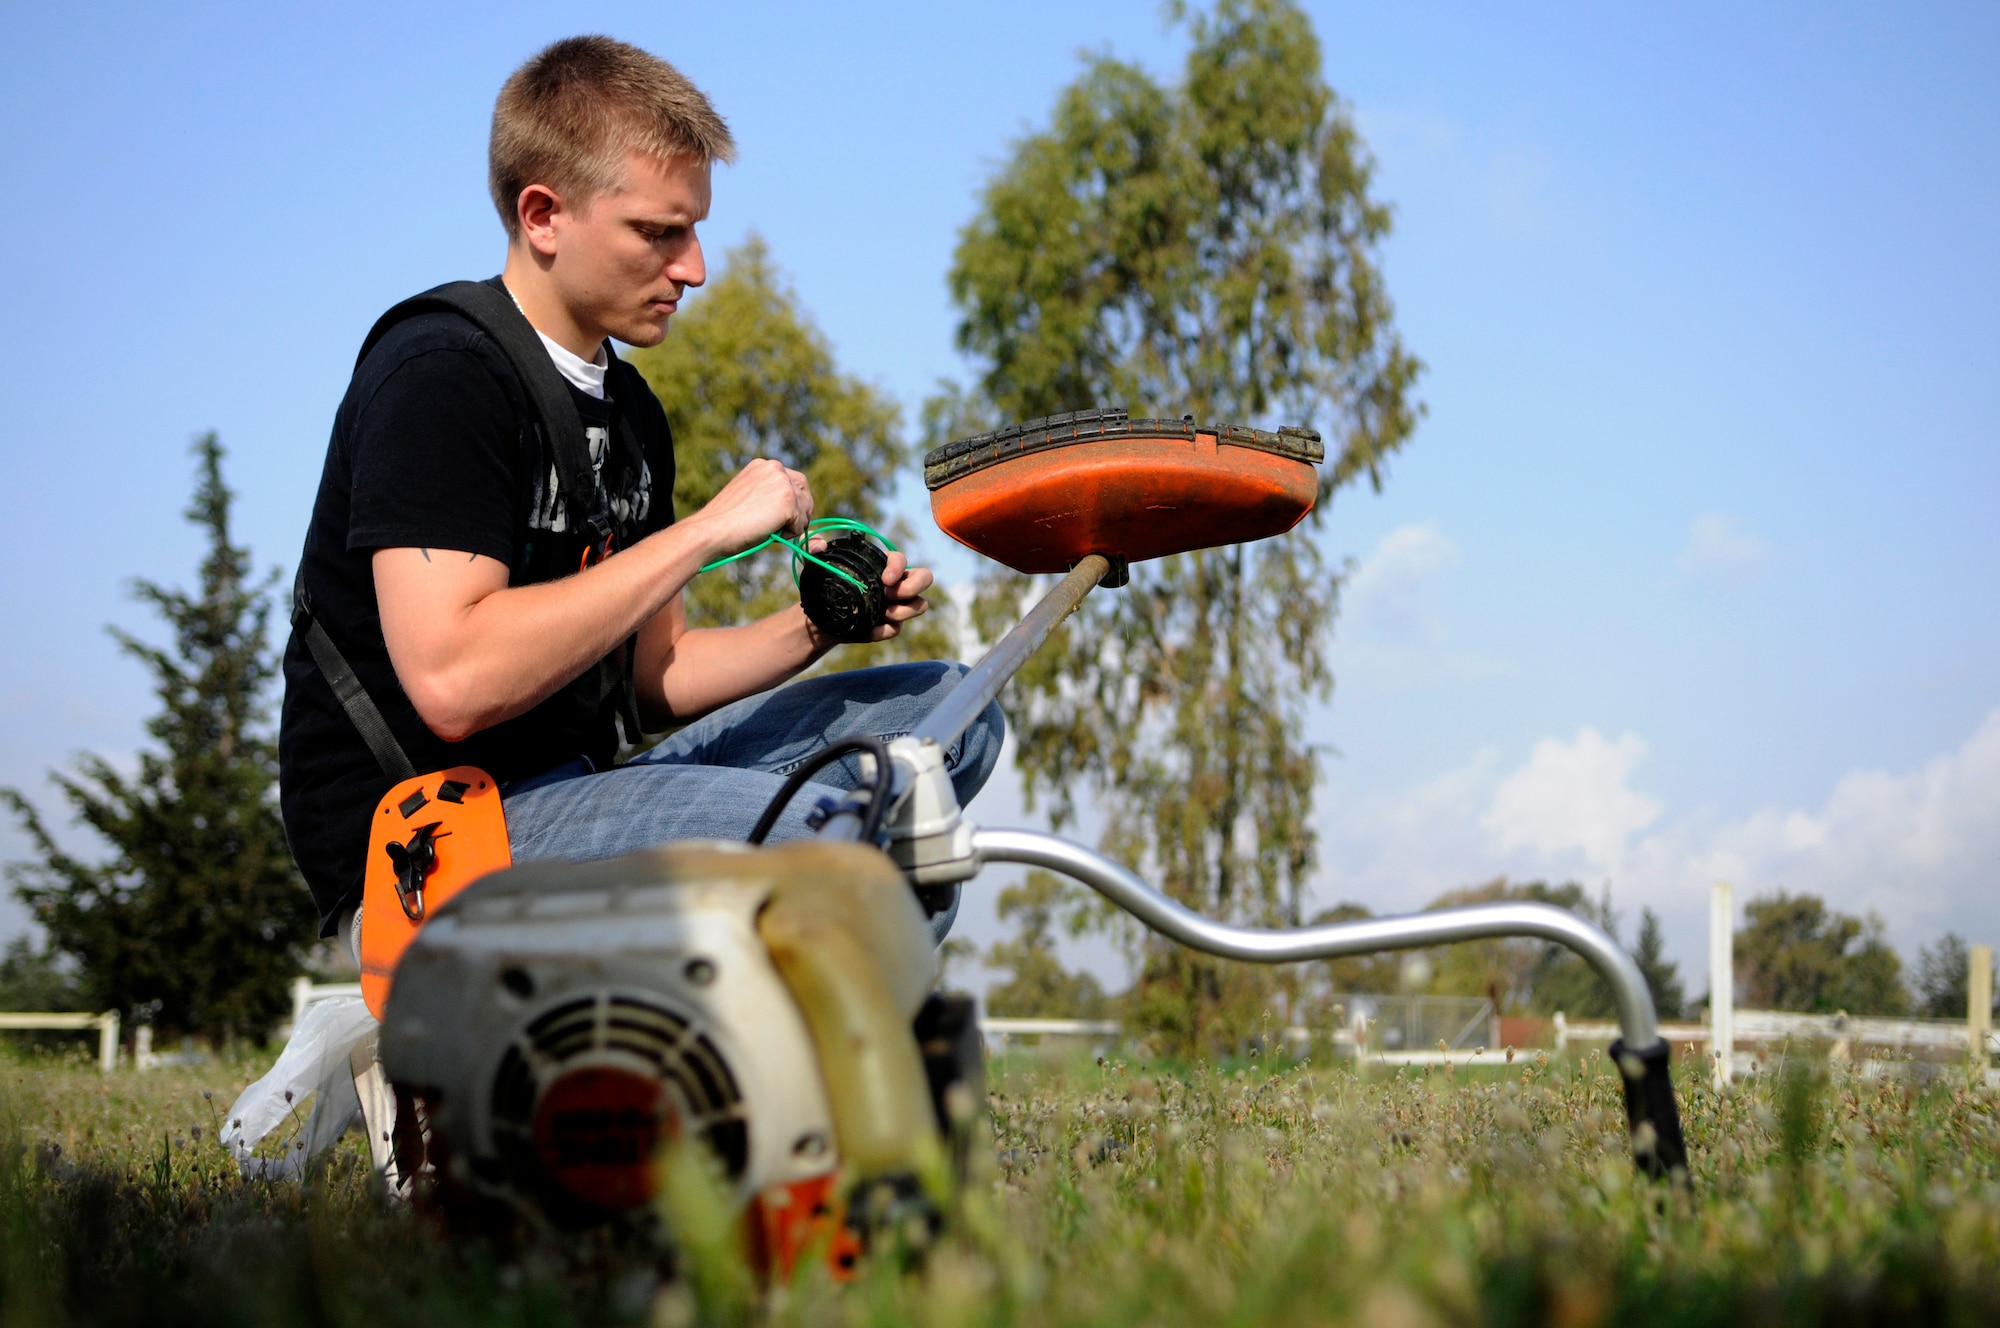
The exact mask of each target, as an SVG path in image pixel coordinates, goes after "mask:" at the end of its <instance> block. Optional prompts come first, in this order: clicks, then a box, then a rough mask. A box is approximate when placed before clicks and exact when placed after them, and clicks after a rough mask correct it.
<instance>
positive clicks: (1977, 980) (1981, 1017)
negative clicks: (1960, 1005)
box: [1965, 945, 1993, 1066]
mask: <svg viewBox="0 0 2000 1328" xmlns="http://www.w3.org/2000/svg"><path fill="white" fill-rule="evenodd" d="M1992 1029H1993V947H1992V946H1990V945H1975V946H1973V947H1972V952H1971V954H1970V955H1969V956H1968V958H1967V963H1966V973H1965V1036H1966V1043H1967V1046H1966V1054H1967V1055H1969V1056H1971V1057H1972V1059H1973V1060H1975V1061H1977V1062H1978V1063H1979V1064H1980V1065H1982V1066H1983V1065H1985V1064H1986V1035H1987V1034H1988V1033H1989V1032H1991V1031H1992Z"/></svg>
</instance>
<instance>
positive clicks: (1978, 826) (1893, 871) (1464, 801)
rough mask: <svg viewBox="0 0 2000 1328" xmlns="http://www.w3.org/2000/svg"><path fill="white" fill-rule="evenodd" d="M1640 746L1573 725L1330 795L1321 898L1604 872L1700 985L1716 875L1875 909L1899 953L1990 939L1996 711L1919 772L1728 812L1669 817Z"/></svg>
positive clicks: (1994, 937)
mask: <svg viewBox="0 0 2000 1328" xmlns="http://www.w3.org/2000/svg"><path fill="white" fill-rule="evenodd" d="M1647 750H1648V747H1647V743H1646V742H1645V741H1644V740H1643V739H1642V738H1640V737H1639V736H1638V735H1637V734H1631V733H1627V734H1625V735H1623V736H1622V737H1620V738H1618V739H1617V740H1616V741H1612V740H1610V739H1608V738H1606V737H1605V736H1604V735H1603V734H1602V733H1600V732H1599V731H1598V730H1596V729H1593V728H1585V729H1583V730H1581V731H1580V732H1579V733H1578V734H1577V736H1576V737H1575V739H1573V740H1571V741H1567V742H1565V741H1563V740H1560V739H1556V738H1548V739H1544V740H1543V741H1541V742H1539V743H1537V744H1536V746H1535V748H1534V751H1533V752H1532V753H1531V754H1530V755H1529V757H1528V759H1527V761H1526V762H1525V763H1523V764H1522V765H1520V766H1518V767H1516V768H1514V769H1512V770H1508V769H1506V768H1505V767H1504V766H1503V765H1502V763H1501V762H1500V761H1499V760H1498V759H1497V756H1496V754H1495V753H1493V752H1492V751H1490V750H1489V751H1482V752H1480V753H1478V754H1477V755H1475V756H1474V757H1473V758H1472V759H1471V760H1470V761H1468V762H1467V763H1466V764H1465V765H1463V766H1461V767H1459V768H1458V769H1456V770H1451V771H1447V772H1445V773H1444V774H1441V775H1437V776H1434V777H1431V778H1429V779H1426V780H1422V781H1419V782H1417V783H1415V784H1413V785H1411V786H1408V787H1405V788H1402V789H1394V790H1384V791H1378V792H1376V793H1373V794H1370V795H1366V796H1362V797H1355V798H1346V799H1342V800H1341V803H1342V805H1340V806H1339V807H1338V809H1337V810H1330V812H1329V814H1328V815H1327V816H1326V817H1324V819H1323V820H1322V822H1321V833H1322V845H1321V854H1320V857H1321V862H1322V864H1323V868H1322V873H1321V879H1320V881H1319V883H1318V887H1317V894H1318V896H1319V898H1320V899H1321V900H1322V901H1325V902H1331V901H1333V900H1336V899H1358V900H1360V901H1361V902H1363V903H1366V904H1368V905H1370V906H1371V907H1374V908H1377V909H1380V910H1383V911H1404V910H1408V909H1411V908H1416V907H1421V906H1422V905H1423V904H1424V903H1426V902H1428V901H1429V900H1430V899H1433V898H1435V897H1436V896H1437V895H1439V894H1441V893H1442V892H1444V891H1445V890H1447V889H1450V888H1452V887H1454V886H1459V885H1466V884H1471V883H1474V882H1478V881H1483V880H1489V879H1491V878H1493V877H1494V876H1498V875H1503V874H1504V875H1508V876H1511V877H1513V878H1515V879H1517V880H1530V879H1537V878H1540V879H1549V880H1563V879H1580V880H1582V881H1584V882H1585V883H1586V884H1591V885H1596V884H1599V883H1602V882H1605V881H1608V882H1609V883H1610V884H1611V886H1612V888H1613V891H1614V897H1615V901H1616V903H1617V904H1618V906H1619V907H1620V908H1623V909H1627V910H1636V909H1637V908H1638V907H1639V906H1641V905H1648V906H1651V907H1653V908H1654V909H1656V910H1658V911H1659V912H1660V913H1661V914H1662V916H1663V918H1664V919H1665V921H1666V923H1667V938H1668V942H1669V946H1670V950H1671V951H1672V953H1673V954H1674V955H1675V956H1677V957H1678V958H1679V959H1680V960H1681V961H1682V965H1683V971H1684V973H1686V975H1687V976H1688V978H1689V981H1690V985H1691V987H1692V988H1693V989H1695V990H1699V989H1700V987H1701V984H1702V981H1703V977H1704V969H1703V963H1702V960H1703V958H1704V956H1705V955H1706V953H1707V950H1706V909H1707V899H1708V892H1709V887H1710V885H1711V884H1712V883H1713V882H1715V881H1718V880H1726V881H1729V882H1731V883H1732V884H1733V885H1734V886H1735V887H1736V897H1737V899H1738V901H1739V904H1740V903H1741V901H1743V900H1746V899H1750V898H1754V897H1756V896H1758V895H1762V894H1767V893H1769V892H1771V891H1774V890H1780V889H1782V890H1787V891H1792V892H1801V891H1804V892H1810V893H1813V894H1817V895H1819V896H1821V897H1822V898H1824V899H1825V900H1826V901H1827V903H1828V904H1829V905H1830V906H1832V907H1834V908H1836V909H1839V910H1841V911H1843V912H1848V913H1857V914H1858V913H1865V912H1871V911H1872V912H1876V913H1879V914H1881V915H1882V917H1883V919H1884V920H1885V921H1886V922H1887V923H1888V927H1889V934H1890V937H1891V939H1892V940H1893V941H1894V942H1895V943H1896V945H1897V946H1898V947H1899V948H1900V949H1901V950H1902V952H1903V955H1904V958H1905V959H1906V960H1914V958H1915V951H1916V948H1917V947H1918V946H1919V945H1923V944H1927V943H1929V942H1930V941H1932V940H1934V939H1935V938H1936V937H1937V936H1938V935H1940V934H1942V933H1943V932H1944V931H1946V930H1956V931H1958V932H1959V933H1960V934H1961V935H1964V936H1967V937H1968V938H1970V939H1972V940H1975V941H1980V940H1986V941H1994V942H2000V709H1995V710H1994V711H1992V712H1991V713H1990V714H1988V715H1987V716H1986V717H1985V718H1984V719H1983V720H1982V721H1981V723H1980V724H1979V725H1978V726H1977V727H1976V728H1975V729H1974V731H1973V732H1972V733H1971V734H1970V735H1969V736H1968V737H1967V738H1966V739H1965V741H1964V742H1962V743H1960V744H1959V745H1958V746H1957V747H1956V748H1955V749H1954V750H1951V751H1948V752H1945V753H1942V754H1940V755H1938V756H1936V757H1933V758H1932V759H1930V760H1928V761H1926V762H1924V763H1923V764H1922V765H1921V766H1919V767H1917V768H1915V769H1910V770H1904V771H1888V770H1879V769H1857V770H1852V771H1849V772H1848V773H1846V774H1844V775H1842V776H1841V777H1840V778H1839V779H1837V780H1836V781H1834V783H1833V785H1832V787H1831V789H1830V790H1829V791H1828V793H1827V795H1826V797H1825V798H1824V800H1822V801H1821V802H1820V804H1819V805H1818V806H1816V807H1779V806H1773V807H1767V808H1764V809H1761V810H1759V811H1756V812H1753V813H1751V814H1749V815H1747V816H1743V817H1740V818H1736V819H1718V818H1715V817H1713V816H1711V815H1708V814H1706V813H1704V812H1702V811H1700V810H1699V809H1692V810H1687V811H1678V812H1677V811H1675V810H1674V809H1671V808H1669V807H1668V806H1666V805H1665V803H1664V802H1663V801H1662V800H1660V799H1659V798H1656V797H1654V796H1652V795H1651V794H1648V793H1647V792H1645V791H1644V790H1643V789H1641V788H1637V787H1634V785H1633V775H1634V772H1635V770H1636V769H1637V767H1638V765H1639V763H1640V761H1641V759H1642V758H1643V757H1644V756H1645V755H1646V753H1647ZM1332 801H1333V800H1332V799H1328V800H1326V801H1325V802H1323V804H1322V805H1328V804H1329V803H1331V802H1332ZM1628 939H1629V937H1628Z"/></svg>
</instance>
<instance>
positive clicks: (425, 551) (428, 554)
mask: <svg viewBox="0 0 2000 1328" xmlns="http://www.w3.org/2000/svg"><path fill="white" fill-rule="evenodd" d="M417 552H418V553H421V554H422V555H424V561H425V562H429V561H430V560H431V551H430V550H429V549H418V550H417Z"/></svg>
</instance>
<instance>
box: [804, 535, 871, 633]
mask: <svg viewBox="0 0 2000 1328" xmlns="http://www.w3.org/2000/svg"><path fill="white" fill-rule="evenodd" d="M819 557H820V563H826V564H829V565H831V566H834V567H838V568H839V569H840V570H841V571H843V572H845V573H847V576H848V577H852V578H853V580H848V579H846V578H845V577H839V576H835V575H834V574H833V573H832V572H829V571H827V570H826V568H825V567H822V566H820V563H807V564H806V565H805V567H804V569H803V570H802V571H800V573H799V601H800V603H802V604H803V605H804V606H805V611H806V616H807V617H808V618H811V619H812V620H813V624H814V625H815V626H816V627H818V628H819V629H820V630H821V631H822V632H825V633H826V634H827V635H828V636H831V637H832V638H834V639H835V640H836V641H866V640H869V639H870V638H871V637H873V636H874V634H875V629H876V628H877V627H880V626H881V625H882V624H883V623H885V622H887V621H888V610H889V592H888V588H887V587H885V586H884V585H883V584H882V573H883V572H884V571H885V570H887V568H888V566H889V555H887V554H886V553H884V552H882V550H881V549H880V548H878V547H876V545H875V543H874V541H872V540H870V539H869V538H868V537H867V536H866V535H863V534H861V533H860V532H859V531H851V532H849V533H848V534H845V535H836V536H835V537H834V538H832V539H830V540H828V541H827V542H826V547H825V548H824V549H822V550H821V551H820V554H819ZM857 582H858V583H859V584H856V583H857Z"/></svg>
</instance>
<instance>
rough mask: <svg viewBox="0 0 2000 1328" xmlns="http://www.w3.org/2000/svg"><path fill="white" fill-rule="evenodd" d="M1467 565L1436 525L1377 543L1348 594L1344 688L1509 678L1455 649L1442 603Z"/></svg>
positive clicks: (1337, 657)
mask: <svg viewBox="0 0 2000 1328" xmlns="http://www.w3.org/2000/svg"><path fill="white" fill-rule="evenodd" d="M1459 561H1460V554H1459V548H1458V544H1457V542H1456V541H1454V540H1453V539H1452V538H1451V537H1450V536H1449V535H1447V534H1445V533H1444V532H1443V531H1442V530H1440V529H1439V528H1438V523H1437V522H1435V521H1423V522H1413V523H1410V524H1407V525H1401V526H1398V527H1396V528H1395V529H1394V530H1392V531H1390V532H1389V533H1388V534H1386V535H1384V536H1383V537H1382V538H1381V539H1380V540H1379V541H1377V542H1376V545H1375V547H1374V548H1373V549H1372V550H1370V551H1369V553H1368V556H1367V557H1365V558H1363V559H1362V560H1361V562H1360V565H1359V566H1358V567H1357V568H1356V569H1355V570H1354V571H1353V573H1352V574H1350V575H1349V576H1348V578H1347V581H1346V584H1345V585H1344V586H1343V588H1342V590H1341V613H1340V627H1339V630H1338V632H1337V633H1336V634H1335V637H1334V644H1333V650H1334V667H1335V669H1336V671H1337V672H1338V673H1339V675H1340V679H1341V684H1342V686H1343V687H1345V688H1350V689H1351V688H1353V687H1354V686H1356V685H1358V686H1359V687H1361V688H1362V689H1363V690H1366V689H1368V688H1370V687H1376V688H1381V689H1384V690H1392V689H1397V688H1402V687H1407V686H1412V685H1417V684H1423V683H1430V682H1437V681H1464V680H1468V679H1476V678H1485V677H1491V676H1493V675H1494V674H1496V673H1502V672H1505V671H1506V668H1507V666H1506V665H1505V664H1504V663H1502V662H1500V661H1498V660H1492V659H1485V658H1481V657H1477V656H1473V655H1467V654H1463V653H1461V652H1457V651H1453V650H1451V649H1450V648H1449V645H1448V641H1447V633H1446V631H1445V627H1444V624H1443V622H1442V620H1441V619H1440V618H1439V616H1438V613H1437V611H1436V609H1435V602H1436V600H1437V598H1438V597H1439V595H1440V594H1441V593H1442V591H1443V588H1444V582H1445V580H1446V577H1447V574H1448V573H1449V572H1450V571H1451V569H1452V568H1454V567H1456V566H1458V564H1459Z"/></svg>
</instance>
